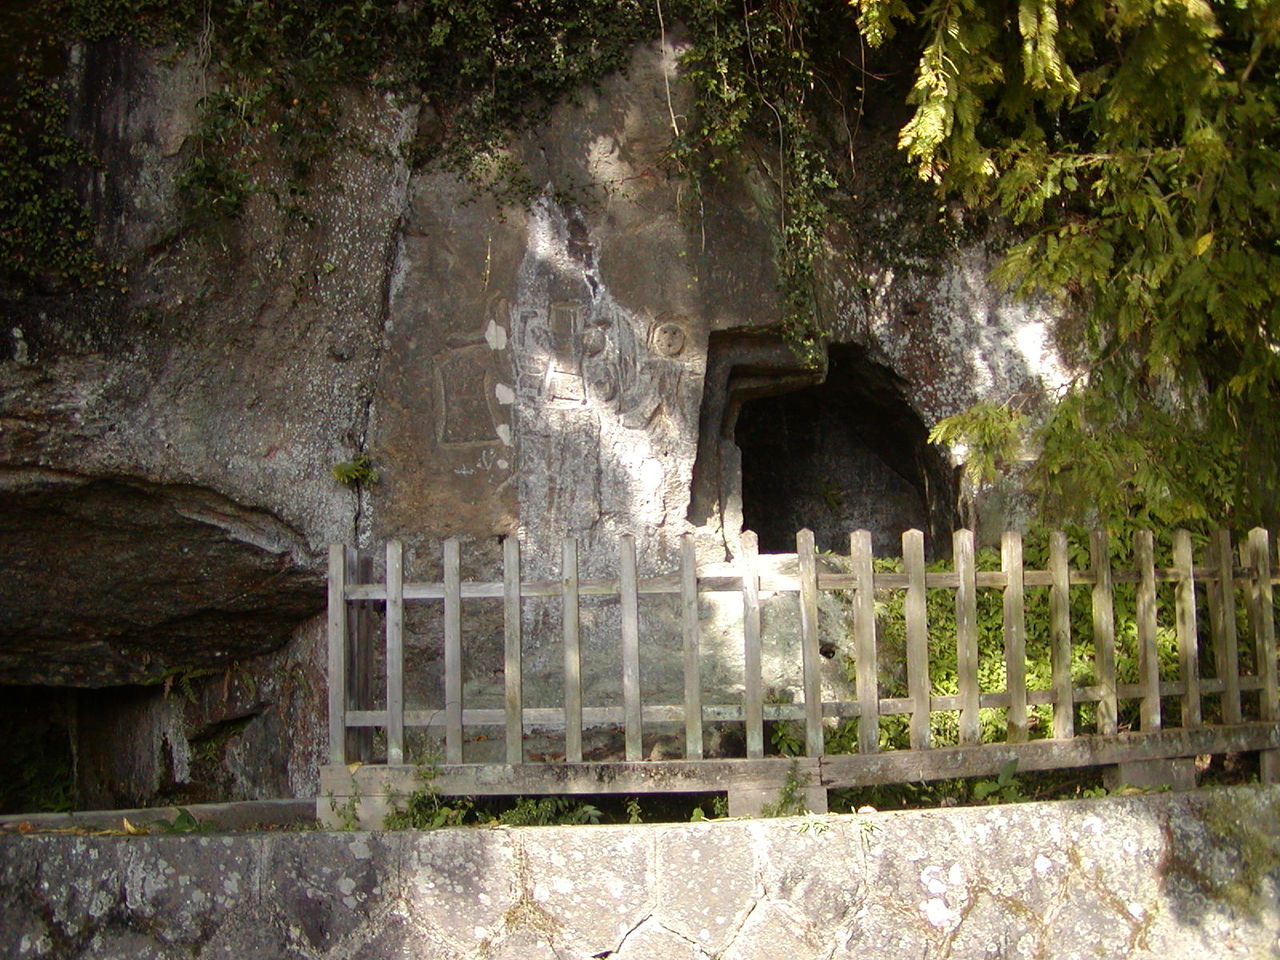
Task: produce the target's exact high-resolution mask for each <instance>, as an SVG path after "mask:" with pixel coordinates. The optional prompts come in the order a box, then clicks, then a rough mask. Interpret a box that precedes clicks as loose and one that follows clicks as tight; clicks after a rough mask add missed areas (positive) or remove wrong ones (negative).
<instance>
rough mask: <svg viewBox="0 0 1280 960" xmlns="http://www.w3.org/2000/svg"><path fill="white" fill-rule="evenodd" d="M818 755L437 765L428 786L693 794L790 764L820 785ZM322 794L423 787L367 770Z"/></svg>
mask: <svg viewBox="0 0 1280 960" xmlns="http://www.w3.org/2000/svg"><path fill="white" fill-rule="evenodd" d="M821 762H822V761H821V760H820V759H819V758H817V757H797V758H791V757H769V758H765V759H761V760H743V759H737V760H663V761H642V762H639V763H626V762H621V761H614V762H604V763H525V764H470V763H469V764H441V765H440V766H438V767H437V768H435V771H434V773H435V776H434V777H433V779H432V781H431V784H432V788H433V789H436V788H437V785H439V789H436V792H437V793H439V794H441V795H445V796H511V795H520V794H530V795H532V794H583V793H614V794H617V793H695V792H703V791H724V790H727V789H729V788H731V787H736V786H752V785H756V784H771V785H773V786H774V788H775V789H776V788H777V787H779V786H781V785H782V782H783V781H784V780H785V779H786V777H787V775H788V773H789V772H790V771H791V769H792V765H793V764H794V765H795V770H796V773H797V775H798V776H799V777H800V778H801V780H802V781H804V780H807V781H808V782H810V783H814V784H817V783H820V782H821V780H820V772H819V771H820V767H819V764H820V763H821ZM320 780H321V787H320V790H321V793H320V795H321V796H326V795H327V794H328V793H330V792H332V794H333V795H334V796H335V797H347V796H352V795H354V794H355V793H358V794H359V795H360V796H362V797H378V796H387V795H395V794H400V795H401V796H404V795H407V794H409V793H411V792H413V791H414V790H416V789H418V788H419V787H421V785H422V781H421V779H420V778H418V771H417V768H415V767H411V766H397V767H392V766H382V765H373V764H369V765H366V766H362V767H357V768H356V770H355V772H354V773H353V772H352V771H351V770H350V769H349V768H348V767H345V766H340V765H327V766H324V767H322V768H321V773H320Z"/></svg>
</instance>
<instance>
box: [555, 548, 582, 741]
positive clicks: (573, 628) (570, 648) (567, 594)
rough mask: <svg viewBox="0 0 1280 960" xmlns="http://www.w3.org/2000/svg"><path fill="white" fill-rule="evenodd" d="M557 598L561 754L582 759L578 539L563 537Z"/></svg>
mask: <svg viewBox="0 0 1280 960" xmlns="http://www.w3.org/2000/svg"><path fill="white" fill-rule="evenodd" d="M560 598H561V602H562V603H563V605H564V608H563V610H562V611H561V625H562V627H563V637H564V754H565V758H566V759H567V760H568V761H569V762H570V763H578V762H580V761H581V760H582V644H581V634H580V632H579V624H578V620H579V617H578V614H579V610H578V541H577V540H575V539H574V538H573V537H565V538H564V542H563V544H562V545H561V554H560Z"/></svg>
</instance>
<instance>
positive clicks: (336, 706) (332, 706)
mask: <svg viewBox="0 0 1280 960" xmlns="http://www.w3.org/2000/svg"><path fill="white" fill-rule="evenodd" d="M346 590H347V552H346V550H345V548H344V547H343V546H342V544H340V543H331V544H329V762H330V763H346V762H347V756H346V747H347V598H346Z"/></svg>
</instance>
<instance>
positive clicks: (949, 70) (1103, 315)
mask: <svg viewBox="0 0 1280 960" xmlns="http://www.w3.org/2000/svg"><path fill="white" fill-rule="evenodd" d="M856 5H857V7H858V9H859V15H860V22H861V23H862V24H863V28H864V30H866V31H867V36H868V38H869V39H870V40H871V41H872V42H882V41H883V40H884V39H885V38H886V37H888V36H890V35H891V34H892V32H893V30H894V28H895V22H896V24H897V25H901V26H906V27H907V29H909V30H910V31H912V33H913V35H915V36H919V37H920V38H921V47H920V57H919V60H918V63H917V67H916V83H915V87H914V89H913V91H912V94H911V98H910V101H911V104H912V105H913V107H914V111H915V112H914V114H913V115H912V117H911V119H910V120H909V121H908V122H907V124H906V125H905V126H904V127H903V129H902V133H901V138H900V142H901V145H902V147H903V148H904V149H905V150H906V151H907V153H908V154H909V155H910V156H911V157H912V159H913V160H914V161H915V162H916V164H917V165H918V169H919V172H920V175H921V176H922V177H925V178H927V179H929V180H930V181H932V182H934V183H936V184H937V185H938V186H939V188H940V189H942V190H944V191H947V192H955V193H957V194H959V195H961V196H962V197H964V198H965V200H966V201H967V202H968V203H970V204H973V205H976V206H989V207H991V208H993V209H997V210H999V211H1001V212H1002V213H1003V214H1005V215H1006V216H1008V217H1009V218H1010V219H1011V220H1012V221H1013V222H1014V223H1015V224H1016V225H1018V226H1019V227H1020V228H1021V229H1022V230H1023V231H1024V234H1023V236H1024V239H1023V240H1022V241H1021V242H1019V243H1018V244H1017V245H1016V246H1014V247H1013V249H1012V250H1011V251H1010V252H1009V254H1008V256H1007V257H1006V258H1005V260H1004V262H1003V263H1002V264H1001V266H1000V268H999V270H998V271H997V278H998V279H999V280H1001V281H1002V282H1003V283H1005V284H1006V285H1008V286H1009V287H1011V288H1012V289H1014V290H1015V291H1017V292H1018V293H1020V294H1024V295H1030V294H1042V295H1047V296H1050V297H1054V298H1057V299H1058V300H1059V302H1060V303H1061V304H1062V306H1063V308H1064V309H1065V310H1066V311H1067V312H1068V313H1069V314H1070V316H1071V320H1070V322H1069V323H1068V324H1067V325H1065V326H1064V328H1063V329H1062V330H1061V331H1060V333H1061V335H1062V338H1063V341H1064V343H1070V344H1072V345H1073V346H1075V347H1076V349H1077V350H1078V355H1079V360H1080V362H1081V364H1082V366H1083V368H1084V373H1083V375H1082V376H1081V377H1080V378H1079V379H1078V380H1077V381H1076V383H1074V384H1073V385H1072V387H1071V389H1070V391H1069V394H1068V396H1067V397H1066V400H1065V402H1063V403H1061V404H1059V405H1058V406H1057V407H1056V408H1055V409H1054V410H1052V411H1051V412H1050V413H1049V414H1048V416H1047V417H1046V418H1044V420H1043V421H1042V422H1040V423H1036V424H1032V425H1030V426H1032V428H1033V429H1032V430H1031V431H1030V433H1031V435H1032V440H1033V442H1032V443H1031V446H1033V447H1037V446H1042V447H1043V450H1044V452H1043V455H1042V458H1041V463H1040V473H1039V476H1038V484H1039V489H1040V491H1041V492H1042V493H1043V494H1044V495H1045V497H1046V509H1047V512H1049V513H1050V515H1054V516H1060V517H1074V518H1079V519H1088V518H1090V517H1094V518H1097V519H1100V520H1102V521H1103V522H1107V523H1111V522H1115V521H1117V520H1119V519H1121V518H1133V517H1141V516H1144V515H1145V516H1146V517H1149V518H1151V519H1153V520H1158V521H1161V522H1167V523H1192V524H1194V523H1200V522H1203V521H1204V520H1205V519H1206V518H1207V517H1209V516H1211V515H1212V516H1214V517H1230V518H1234V519H1238V520H1239V521H1240V525H1247V524H1250V523H1253V522H1255V521H1257V520H1259V519H1265V518H1274V517H1275V516H1276V515H1277V507H1278V506H1280V504H1278V503H1277V500H1276V496H1275V492H1274V490H1272V489H1271V485H1270V484H1269V483H1267V482H1266V481H1265V480H1263V479H1262V477H1263V476H1265V474H1266V473H1268V472H1270V471H1271V470H1273V469H1274V463H1273V458H1274V453H1273V451H1274V450H1275V449H1276V446H1275V443H1274V442H1273V441H1274V439H1275V437H1274V430H1275V427H1274V422H1275V412H1276V411H1275V408H1274V403H1275V400H1276V397H1277V389H1276V388H1277V386H1278V385H1280V310H1278V309H1277V304H1278V303H1280V279H1278V278H1280V270H1278V269H1277V268H1278V267H1280V248H1277V245H1276V232H1275V230H1276V224H1277V223H1278V222H1280V153H1278V152H1277V149H1276V148H1277V145H1278V144H1280V141H1278V137H1280V132H1278V130H1277V127H1276V125H1275V123H1274V118H1275V116H1276V113H1277V108H1278V107H1280V84H1277V82H1276V78H1277V69H1276V68H1277V66H1280V5H1277V4H1276V3H1274V2H1256V3H1254V2H1238V3H1224V4H1215V5H1212V6H1211V5H1209V4H1203V3H1200V4H1166V3H1162V2H1158V0H1141V2H1132V3H1115V2H1106V0H1095V2H1090V3H1083V4H1080V3H1077V4H1069V5H1068V4H1058V3H1054V2H1045V0H1017V2H1014V0H1005V2H999V3H985V2H983V3H980V2H977V0H955V2H951V3H946V4H941V3H930V4H923V3H920V4H916V3H912V4H907V3H902V2H898V0H857V3H856ZM907 25H909V26H907ZM1099 454H1102V455H1101V456H1099Z"/></svg>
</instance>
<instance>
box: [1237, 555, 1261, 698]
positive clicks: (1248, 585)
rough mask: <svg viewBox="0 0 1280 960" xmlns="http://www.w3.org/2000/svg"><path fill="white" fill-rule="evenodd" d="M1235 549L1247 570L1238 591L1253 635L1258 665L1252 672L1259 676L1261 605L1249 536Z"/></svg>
mask: <svg viewBox="0 0 1280 960" xmlns="http://www.w3.org/2000/svg"><path fill="white" fill-rule="evenodd" d="M1237 551H1238V553H1239V555H1240V567H1241V569H1242V570H1243V571H1248V572H1247V573H1246V579H1245V585H1244V589H1243V590H1242V591H1240V593H1241V596H1242V597H1243V598H1244V608H1245V617H1246V619H1247V620H1248V623H1249V636H1251V637H1253V649H1254V663H1255V664H1257V665H1259V666H1258V669H1256V670H1255V671H1254V674H1255V675H1256V676H1258V677H1261V676H1262V670H1261V663H1262V659H1261V657H1260V656H1259V654H1260V653H1261V651H1262V606H1261V603H1260V600H1261V597H1260V595H1259V590H1258V576H1257V574H1258V572H1257V570H1254V569H1253V544H1252V542H1251V541H1250V539H1249V537H1247V536H1246V537H1245V538H1244V539H1243V540H1241V541H1240V543H1239V544H1238V545H1237ZM1240 669H1241V672H1242V673H1243V671H1244V668H1243V667H1241V668H1240Z"/></svg>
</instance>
